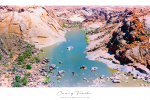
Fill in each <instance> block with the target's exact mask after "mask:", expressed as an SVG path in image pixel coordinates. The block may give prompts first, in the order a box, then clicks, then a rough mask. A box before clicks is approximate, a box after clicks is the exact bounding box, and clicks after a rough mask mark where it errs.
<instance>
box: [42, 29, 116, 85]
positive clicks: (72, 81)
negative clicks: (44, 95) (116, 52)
mask: <svg viewBox="0 0 150 100" xmlns="http://www.w3.org/2000/svg"><path fill="white" fill-rule="evenodd" d="M65 37H66V42H62V43H58V45H57V44H54V45H51V46H49V47H46V48H43V50H44V52H45V53H42V55H41V56H43V57H47V58H49V60H50V64H56V65H57V69H56V70H54V71H53V73H55V74H53V73H51V77H50V81H51V83H52V84H53V86H54V87H58V86H61V87H66V86H69V87H78V86H81V87H84V86H88V85H92V84H93V83H92V82H91V80H93V79H96V77H95V76H94V75H95V74H97V77H98V76H101V75H105V76H104V77H110V76H111V75H112V72H111V71H110V68H108V67H107V66H106V65H105V64H104V63H101V62H97V61H91V60H88V59H87V58H86V53H83V52H84V51H85V50H86V46H87V44H86V41H85V33H84V31H82V30H79V31H71V32H68V33H66V36H65ZM68 46H73V49H71V50H67V47H68ZM59 61H61V62H62V64H59ZM50 64H49V65H50ZM49 65H48V66H49ZM82 65H85V66H86V67H87V69H85V70H80V66H82ZM91 67H98V70H97V71H96V72H90V68H91ZM60 70H64V71H65V72H66V73H64V77H62V78H61V79H59V80H57V76H56V75H57V74H58V71H60ZM72 72H75V74H77V76H73V75H72ZM83 78H86V79H87V80H89V82H86V81H84V80H83ZM58 81H60V83H58ZM107 84H108V85H109V86H110V85H113V84H112V83H107Z"/></svg>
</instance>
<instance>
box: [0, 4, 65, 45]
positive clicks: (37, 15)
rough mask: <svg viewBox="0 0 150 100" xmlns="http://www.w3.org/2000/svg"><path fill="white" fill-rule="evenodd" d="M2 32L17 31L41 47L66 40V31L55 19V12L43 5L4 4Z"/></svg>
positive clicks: (1, 21)
mask: <svg viewBox="0 0 150 100" xmlns="http://www.w3.org/2000/svg"><path fill="white" fill-rule="evenodd" d="M0 33H16V34H19V35H23V36H24V39H25V40H26V41H27V42H29V43H32V44H35V45H36V47H38V48H41V47H45V46H48V45H50V44H54V43H56V42H60V41H64V40H65V38H64V33H65V31H64V30H63V29H62V28H61V26H60V25H59V24H58V23H57V21H56V20H55V17H54V14H53V12H51V10H49V9H48V8H47V7H41V6H24V7H19V6H17V7H16V6H2V7H1V9H0Z"/></svg>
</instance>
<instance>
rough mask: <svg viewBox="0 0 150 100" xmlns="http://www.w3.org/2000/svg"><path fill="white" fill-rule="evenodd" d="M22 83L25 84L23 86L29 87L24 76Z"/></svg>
mask: <svg viewBox="0 0 150 100" xmlns="http://www.w3.org/2000/svg"><path fill="white" fill-rule="evenodd" d="M22 82H23V85H27V77H26V76H24V77H23V78H22Z"/></svg>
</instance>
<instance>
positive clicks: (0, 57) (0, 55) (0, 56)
mask: <svg viewBox="0 0 150 100" xmlns="http://www.w3.org/2000/svg"><path fill="white" fill-rule="evenodd" d="M1 59H2V54H1V52H0V60H1Z"/></svg>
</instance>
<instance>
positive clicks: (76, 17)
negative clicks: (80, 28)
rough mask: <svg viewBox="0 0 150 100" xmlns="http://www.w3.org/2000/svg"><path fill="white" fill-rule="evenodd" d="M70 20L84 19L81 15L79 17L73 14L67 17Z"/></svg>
mask: <svg viewBox="0 0 150 100" xmlns="http://www.w3.org/2000/svg"><path fill="white" fill-rule="evenodd" d="M69 19H70V20H71V21H80V22H82V21H83V20H85V19H84V18H83V17H81V16H80V15H73V16H71V17H70V18H69Z"/></svg>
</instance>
